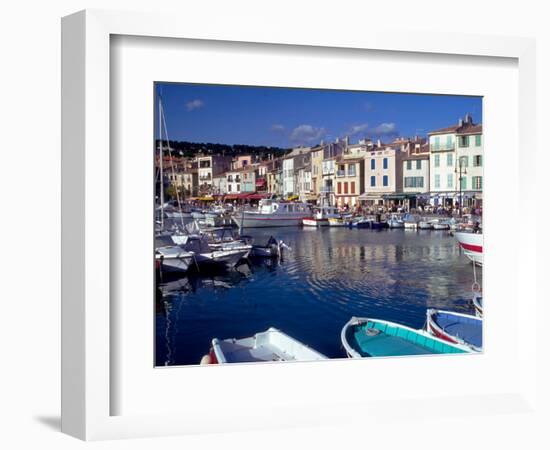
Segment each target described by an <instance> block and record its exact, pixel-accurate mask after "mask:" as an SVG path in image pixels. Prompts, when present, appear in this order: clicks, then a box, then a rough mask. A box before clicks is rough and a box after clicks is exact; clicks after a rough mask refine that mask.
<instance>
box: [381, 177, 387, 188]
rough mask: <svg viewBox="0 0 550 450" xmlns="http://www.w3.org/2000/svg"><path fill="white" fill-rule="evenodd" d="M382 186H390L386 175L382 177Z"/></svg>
mask: <svg viewBox="0 0 550 450" xmlns="http://www.w3.org/2000/svg"><path fill="white" fill-rule="evenodd" d="M382 185H383V186H387V185H388V176H387V175H384V176H383V177H382Z"/></svg>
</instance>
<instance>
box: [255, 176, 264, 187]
mask: <svg viewBox="0 0 550 450" xmlns="http://www.w3.org/2000/svg"><path fill="white" fill-rule="evenodd" d="M256 186H258V187H262V186H265V178H258V179H257V180H256Z"/></svg>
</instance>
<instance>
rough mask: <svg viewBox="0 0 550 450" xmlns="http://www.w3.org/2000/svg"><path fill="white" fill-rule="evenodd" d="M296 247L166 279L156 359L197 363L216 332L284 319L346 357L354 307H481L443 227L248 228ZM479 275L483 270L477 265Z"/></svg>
mask: <svg viewBox="0 0 550 450" xmlns="http://www.w3.org/2000/svg"><path fill="white" fill-rule="evenodd" d="M246 234H250V235H253V236H254V237H255V242H256V243H263V242H265V241H267V239H268V238H269V236H270V235H274V236H275V237H276V238H277V239H282V240H283V241H284V242H285V243H286V244H287V245H289V246H290V247H291V248H292V251H290V252H286V253H285V256H284V259H283V260H282V261H280V262H276V261H263V262H261V261H260V262H259V263H251V264H249V265H241V266H239V267H238V269H237V270H234V271H228V272H218V273H215V274H208V275H206V274H203V275H194V276H188V277H184V278H182V279H179V280H175V281H171V282H168V283H165V284H164V285H162V284H161V285H160V289H159V290H160V291H162V295H161V294H160V293H159V294H158V296H157V300H156V355H155V359H156V364H157V365H159V366H163V365H187V364H198V363H199V361H200V359H201V357H202V356H203V355H205V354H206V353H208V350H209V348H210V343H211V341H212V339H213V338H214V337H217V338H220V339H226V338H232V337H235V338H241V337H246V336H251V335H253V334H255V333H258V332H260V331H265V330H266V329H267V328H269V327H275V328H278V329H280V330H282V331H284V332H285V333H287V334H289V335H290V336H292V337H294V338H296V339H298V340H300V341H302V342H303V343H305V344H307V345H309V346H311V347H312V348H314V349H316V350H318V351H319V352H321V353H323V354H325V355H326V356H328V357H330V358H342V357H345V353H344V350H343V348H342V345H341V343H340V331H341V329H342V326H343V325H344V324H345V323H346V322H347V321H348V320H349V319H350V317H351V316H362V317H372V318H378V319H383V320H389V321H394V322H399V323H402V324H404V325H408V326H410V327H413V328H421V327H423V326H424V322H425V320H426V308H430V307H432V308H440V309H446V310H451V311H459V312H466V313H471V314H473V313H474V311H473V308H472V306H471V305H470V299H471V286H472V283H473V269H472V265H471V263H469V260H468V259H467V258H466V257H465V256H464V255H462V254H461V252H460V249H459V248H458V246H457V244H456V241H455V239H454V238H453V237H451V236H449V235H448V234H447V232H445V231H412V230H381V231H374V230H365V229H347V228H330V227H326V228H322V229H314V228H303V229H302V228H273V229H248V230H246ZM476 270H477V277H478V281H481V269H479V268H477V269H476Z"/></svg>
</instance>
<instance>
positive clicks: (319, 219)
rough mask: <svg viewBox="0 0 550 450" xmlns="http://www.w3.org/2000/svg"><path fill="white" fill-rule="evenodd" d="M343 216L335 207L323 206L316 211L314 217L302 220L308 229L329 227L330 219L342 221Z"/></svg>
mask: <svg viewBox="0 0 550 450" xmlns="http://www.w3.org/2000/svg"><path fill="white" fill-rule="evenodd" d="M341 217H342V216H341V215H340V213H339V212H338V209H337V208H335V207H334V206H321V207H320V208H318V209H316V210H315V211H314V213H313V216H312V217H308V218H306V219H303V220H302V223H303V225H304V226H306V227H326V226H329V219H340V218H341Z"/></svg>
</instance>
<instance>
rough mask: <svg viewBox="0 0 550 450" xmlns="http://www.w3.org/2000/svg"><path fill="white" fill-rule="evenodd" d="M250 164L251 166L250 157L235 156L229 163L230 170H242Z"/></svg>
mask: <svg viewBox="0 0 550 450" xmlns="http://www.w3.org/2000/svg"><path fill="white" fill-rule="evenodd" d="M250 164H252V155H239V156H235V158H233V161H231V169H233V170H237V169H242V168H244V167H246V166H249V165H250Z"/></svg>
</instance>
